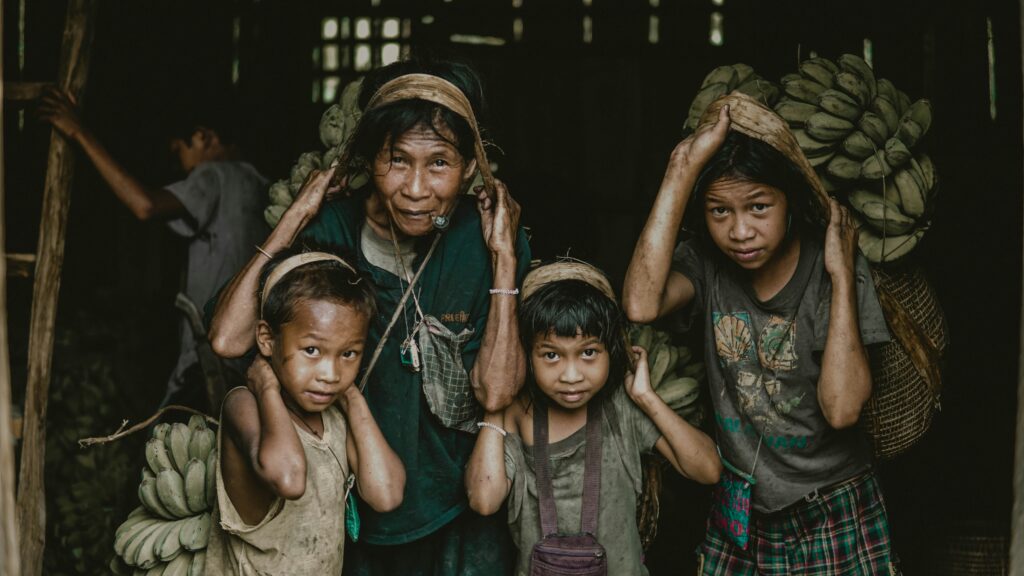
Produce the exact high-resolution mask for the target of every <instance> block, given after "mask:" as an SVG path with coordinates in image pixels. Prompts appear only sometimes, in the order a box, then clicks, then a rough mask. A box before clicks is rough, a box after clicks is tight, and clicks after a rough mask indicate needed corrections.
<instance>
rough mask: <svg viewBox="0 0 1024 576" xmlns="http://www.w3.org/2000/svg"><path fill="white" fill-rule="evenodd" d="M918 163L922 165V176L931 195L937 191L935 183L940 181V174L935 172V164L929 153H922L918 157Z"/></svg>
mask: <svg viewBox="0 0 1024 576" xmlns="http://www.w3.org/2000/svg"><path fill="white" fill-rule="evenodd" d="M917 164H918V166H920V167H921V177H922V180H923V181H924V187H925V188H926V189H927V190H928V194H929V196H931V195H932V194H933V193H934V192H935V185H936V184H938V183H939V175H938V174H937V173H936V172H935V164H933V163H932V159H931V157H930V156H928V155H927V154H920V155H919V156H918V157H917Z"/></svg>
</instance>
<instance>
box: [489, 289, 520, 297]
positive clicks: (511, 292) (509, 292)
mask: <svg viewBox="0 0 1024 576" xmlns="http://www.w3.org/2000/svg"><path fill="white" fill-rule="evenodd" d="M488 292H489V293H490V294H492V295H494V294H501V295H503V296H515V295H516V294H519V288H512V289H509V288H491V289H490V290H488Z"/></svg>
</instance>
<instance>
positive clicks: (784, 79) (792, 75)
mask: <svg viewBox="0 0 1024 576" xmlns="http://www.w3.org/2000/svg"><path fill="white" fill-rule="evenodd" d="M801 78H803V76H801V75H799V74H797V73H796V72H790V73H789V74H786V75H785V76H783V77H782V78H779V84H785V83H786V82H790V81H792V80H799V79H801Z"/></svg>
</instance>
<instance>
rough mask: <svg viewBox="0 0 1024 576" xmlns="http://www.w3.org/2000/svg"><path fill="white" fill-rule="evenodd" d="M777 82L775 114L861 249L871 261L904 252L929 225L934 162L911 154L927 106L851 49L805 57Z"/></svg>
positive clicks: (928, 114) (928, 118)
mask: <svg viewBox="0 0 1024 576" xmlns="http://www.w3.org/2000/svg"><path fill="white" fill-rule="evenodd" d="M782 85H783V91H784V93H785V94H784V96H783V97H782V99H781V100H780V101H779V103H778V104H777V105H776V106H775V111H776V112H777V113H778V114H779V116H781V117H782V118H783V119H785V120H786V122H787V123H789V126H790V128H791V129H792V130H793V134H794V135H795V136H796V139H797V141H798V142H799V144H800V147H801V148H802V149H803V151H804V154H805V155H806V156H807V158H808V160H810V163H811V165H812V166H814V167H815V169H816V170H817V172H818V174H819V176H821V179H822V182H823V183H824V184H825V187H826V189H828V190H829V192H833V193H839V196H840V197H841V198H843V197H845V198H846V199H847V200H848V203H849V205H850V207H851V208H852V209H853V210H854V211H855V212H856V213H857V220H858V222H859V224H860V226H861V231H860V239H859V243H860V249H861V252H863V253H864V255H865V257H867V259H868V260H869V261H871V262H875V263H883V262H893V261H895V260H898V259H900V258H902V257H904V256H906V255H907V254H909V253H910V252H911V251H912V250H913V249H914V247H915V246H916V245H917V243H918V242H919V241H920V239H921V238H922V237H923V236H924V232H925V230H927V228H928V224H927V221H926V214H927V212H928V210H927V208H928V204H929V202H930V201H931V199H932V198H933V196H934V192H935V183H936V177H935V167H934V165H932V163H931V160H930V159H929V158H928V156H927V155H925V154H923V153H916V154H915V153H914V151H913V150H914V148H915V147H916V146H917V144H918V142H919V141H920V140H921V137H922V136H924V135H925V134H926V133H927V132H928V129H929V128H930V127H931V124H932V110H931V103H930V102H929V101H928V100H925V99H921V100H917V101H916V102H911V100H910V98H909V97H908V96H907V95H906V93H904V92H903V91H901V90H898V89H897V88H896V87H895V86H894V85H893V83H892V82H890V81H889V80H887V79H885V78H877V79H876V78H875V74H874V71H873V70H872V69H871V67H870V66H869V65H868V64H867V62H865V61H864V59H863V58H860V57H859V56H855V55H853V54H843V55H842V56H840V57H839V59H838V60H836V61H835V62H832V61H831V60H828V59H826V58H810V59H808V60H804V61H803V62H801V63H800V70H799V73H796V74H789V75H787V76H784V77H783V78H782Z"/></svg>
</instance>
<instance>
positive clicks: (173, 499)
mask: <svg viewBox="0 0 1024 576" xmlns="http://www.w3.org/2000/svg"><path fill="white" fill-rule="evenodd" d="M156 495H157V496H158V497H159V498H160V503H161V504H163V505H164V507H166V508H167V511H168V512H170V513H171V514H172V515H173V516H174V517H175V518H184V517H185V516H190V515H191V514H192V512H191V511H189V509H188V501H187V500H186V499H185V481H184V480H183V479H182V478H181V474H178V473H177V472H176V471H174V470H164V471H163V472H161V473H159V474H157V475H156Z"/></svg>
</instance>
